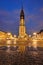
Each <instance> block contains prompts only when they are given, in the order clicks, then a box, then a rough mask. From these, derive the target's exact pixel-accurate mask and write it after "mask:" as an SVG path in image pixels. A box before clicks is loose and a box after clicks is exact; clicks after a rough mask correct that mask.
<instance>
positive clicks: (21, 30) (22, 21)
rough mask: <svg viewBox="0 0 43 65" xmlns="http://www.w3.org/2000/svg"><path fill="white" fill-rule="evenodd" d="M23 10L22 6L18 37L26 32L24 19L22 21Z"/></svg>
mask: <svg viewBox="0 0 43 65" xmlns="http://www.w3.org/2000/svg"><path fill="white" fill-rule="evenodd" d="M24 18H25V17H24V11H23V8H22V10H21V13H20V25H19V37H21V38H23V37H24V36H25V34H26V30H25V21H24Z"/></svg>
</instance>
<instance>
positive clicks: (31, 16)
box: [0, 0, 43, 34]
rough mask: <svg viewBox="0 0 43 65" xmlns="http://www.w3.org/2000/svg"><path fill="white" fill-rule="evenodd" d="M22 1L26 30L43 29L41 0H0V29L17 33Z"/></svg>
mask: <svg viewBox="0 0 43 65" xmlns="http://www.w3.org/2000/svg"><path fill="white" fill-rule="evenodd" d="M22 3H23V9H24V13H25V25H26V32H27V33H28V34H30V33H33V32H38V31H40V30H41V29H43V0H0V30H2V31H6V32H11V33H13V34H18V32H19V22H20V11H21V9H22Z"/></svg>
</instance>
